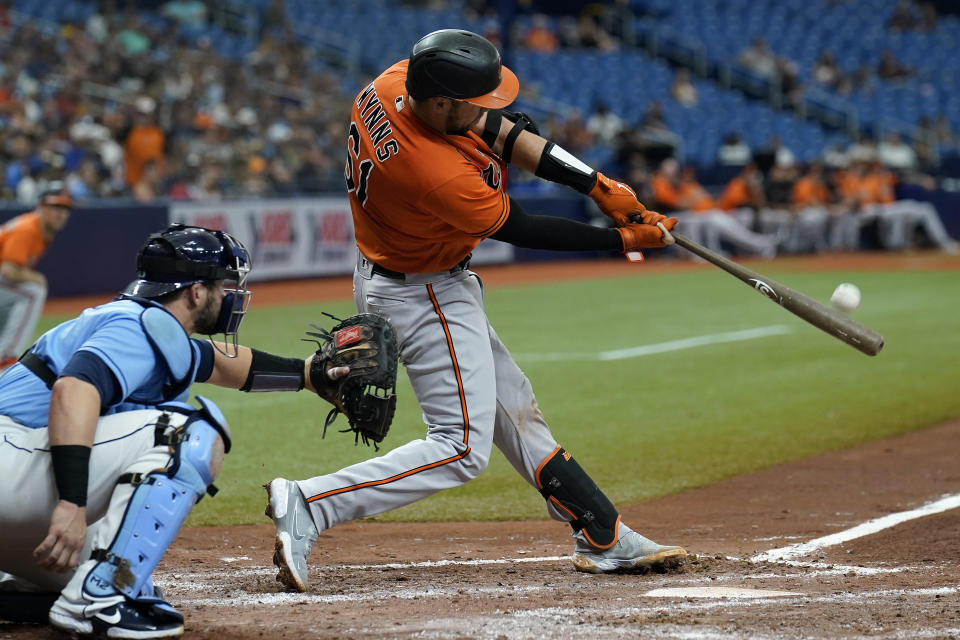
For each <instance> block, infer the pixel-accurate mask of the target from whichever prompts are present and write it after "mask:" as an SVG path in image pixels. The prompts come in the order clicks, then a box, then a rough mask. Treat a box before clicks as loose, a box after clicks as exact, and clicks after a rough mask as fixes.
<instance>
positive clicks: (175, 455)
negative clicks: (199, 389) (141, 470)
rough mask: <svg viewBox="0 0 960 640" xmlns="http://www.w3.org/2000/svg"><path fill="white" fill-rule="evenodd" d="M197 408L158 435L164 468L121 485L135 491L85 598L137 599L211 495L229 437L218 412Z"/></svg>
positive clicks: (101, 552) (97, 556)
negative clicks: (167, 457)
mask: <svg viewBox="0 0 960 640" xmlns="http://www.w3.org/2000/svg"><path fill="white" fill-rule="evenodd" d="M202 404H203V405H204V407H203V409H201V410H197V409H194V408H192V407H191V409H193V411H192V412H190V413H191V415H190V417H189V418H187V420H186V422H184V423H183V425H181V426H180V427H177V428H173V427H170V428H168V429H167V431H166V433H165V434H160V432H159V431H160V430H159V429H158V440H159V442H158V444H167V445H169V446H170V448H171V454H172V457H171V464H170V467H169V468H167V469H157V470H155V471H151V472H150V473H148V474H146V475H145V476H144V477H142V478H139V477H136V478H132V479H127V481H129V482H131V483H133V484H135V485H136V488H135V489H134V491H133V495H132V496H131V497H130V502H129V503H128V504H127V509H126V512H125V513H124V515H123V521H122V523H121V524H120V529H119V531H117V534H116V536H115V537H114V539H113V542H112V543H111V544H110V548H109V549H98V550H95V551H94V552H93V559H94V560H98V562H97V565H96V566H95V567H94V568H93V570H91V571H90V573H89V574H88V575H87V578H86V580H85V581H84V585H83V590H84V591H85V592H86V593H88V594H90V595H93V596H96V597H104V596H109V595H110V594H115V593H117V592H119V593H122V594H124V595H125V596H127V597H128V598H131V599H134V600H138V599H140V597H141V595H142V594H143V591H144V587H145V585H146V584H147V582H148V581H149V580H150V575H151V573H153V570H154V568H155V567H156V566H157V564H158V563H159V562H160V559H161V558H162V557H163V554H164V553H165V552H166V550H167V547H169V546H170V543H172V542H173V540H174V538H176V536H177V532H178V531H179V530H180V526H181V525H182V524H183V522H184V520H186V519H187V515H189V513H190V510H191V509H193V506H194V504H196V502H197V500H199V499H200V498H201V497H203V495H204V493H207V492H209V493H211V494H213V493H214V492H215V489H214V488H213V486H212V483H213V480H214V475H215V473H216V471H215V470H216V469H218V468H219V455H220V454H219V453H218V449H219V446H220V445H219V442H218V438H220V437H221V435H222V434H225V433H226V434H229V431H228V430H227V429H228V428H227V427H226V421H225V420H224V419H223V414H222V413H220V410H219V409H217V408H216V406H215V405H213V403H211V402H210V401H209V400H206V401H205V402H203V403H202ZM185 406H187V407H189V405H185ZM179 413H187V411H179ZM164 415H166V414H164ZM168 419H169V418H168ZM221 421H222V423H221V424H215V423H217V422H221ZM160 422H161V423H162V422H163V417H161V419H160ZM161 426H162V424H161ZM228 438H229V436H227V437H224V438H223V439H224V440H228ZM228 446H229V445H228ZM145 600H149V598H145Z"/></svg>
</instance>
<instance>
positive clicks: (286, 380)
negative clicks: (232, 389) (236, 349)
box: [240, 349, 304, 392]
mask: <svg viewBox="0 0 960 640" xmlns="http://www.w3.org/2000/svg"><path fill="white" fill-rule="evenodd" d="M250 352H251V353H252V354H253V358H252V359H251V360H250V372H249V373H248V374H247V380H246V382H244V383H243V386H242V387H240V391H254V392H264V391H300V389H303V383H304V377H303V369H304V363H303V360H302V359H300V358H285V357H283V356H275V355H273V354H272V353H267V352H266V351H259V350H257V349H251V350H250Z"/></svg>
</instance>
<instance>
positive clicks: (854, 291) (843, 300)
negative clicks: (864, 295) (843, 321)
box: [830, 282, 860, 311]
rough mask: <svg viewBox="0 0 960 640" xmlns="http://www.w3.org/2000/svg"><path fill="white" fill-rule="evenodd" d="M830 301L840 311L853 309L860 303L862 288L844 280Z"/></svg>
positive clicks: (834, 291)
mask: <svg viewBox="0 0 960 640" xmlns="http://www.w3.org/2000/svg"><path fill="white" fill-rule="evenodd" d="M830 302H831V304H833V306H834V307H836V308H837V309H839V310H840V311H853V310H854V309H856V308H857V307H858V306H859V305H860V289H859V288H858V287H857V285H855V284H850V283H849V282H842V283H840V284H838V285H837V288H836V289H834V290H833V295H832V296H830Z"/></svg>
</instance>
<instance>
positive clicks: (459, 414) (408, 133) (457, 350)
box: [267, 29, 687, 591]
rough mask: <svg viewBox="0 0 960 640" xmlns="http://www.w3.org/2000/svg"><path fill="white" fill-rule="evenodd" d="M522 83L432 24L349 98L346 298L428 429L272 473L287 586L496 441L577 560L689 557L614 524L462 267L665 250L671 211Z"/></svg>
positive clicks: (304, 584) (494, 59) (487, 51)
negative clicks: (393, 335)
mask: <svg viewBox="0 0 960 640" xmlns="http://www.w3.org/2000/svg"><path fill="white" fill-rule="evenodd" d="M518 92H519V82H518V80H517V77H516V76H515V75H514V74H513V72H511V71H510V70H509V69H508V68H506V67H504V66H503V65H502V63H501V58H500V54H499V52H498V51H497V49H496V47H495V46H494V45H493V44H491V43H490V42H489V41H488V40H486V39H485V38H483V37H482V36H479V35H477V34H475V33H471V32H469V31H463V30H457V29H444V30H440V31H436V32H433V33H430V34H428V35H426V36H424V37H423V38H421V39H420V40H419V41H418V42H417V43H416V44H415V45H414V46H413V48H412V50H411V53H410V57H409V59H408V60H403V61H400V62H398V63H396V64H394V65H393V66H391V67H390V68H388V69H387V70H385V71H384V72H383V73H382V74H380V76H379V77H377V78H376V79H375V80H374V81H373V82H371V83H370V84H369V85H367V86H366V87H365V88H364V89H363V90H362V91H361V92H360V94H359V95H358V96H357V98H356V100H355V102H354V103H353V107H352V115H351V122H350V125H349V137H348V140H347V154H348V155H347V163H346V184H347V191H348V195H349V200H350V205H351V209H352V211H353V220H354V227H355V230H356V237H357V245H358V249H359V251H358V254H357V266H356V270H355V274H354V299H355V303H356V306H357V309H359V310H360V311H361V312H366V313H374V314H379V315H383V316H386V317H387V318H388V319H389V320H390V321H391V323H393V325H394V326H395V327H396V330H397V336H398V340H399V343H400V360H401V362H403V363H404V365H405V366H406V371H407V375H408V377H409V379H410V382H411V384H412V386H413V390H414V393H415V394H416V397H417V400H418V401H419V404H420V407H421V409H422V412H423V417H424V420H425V422H426V437H425V438H423V439H419V440H414V441H412V442H409V443H407V444H405V445H403V446H401V447H398V448H396V449H393V450H392V451H389V452H388V453H386V454H384V455H382V456H379V457H376V458H372V459H369V460H366V461H362V462H360V463H357V464H354V465H351V466H348V467H346V468H344V469H340V470H339V471H335V472H333V473H328V474H325V475H321V476H317V477H314V478H309V479H304V480H299V481H291V480H287V479H284V478H276V479H274V480H273V481H271V482H270V483H269V484H268V485H267V494H268V515H271V516H272V517H273V520H274V523H275V525H276V528H277V533H276V540H275V549H276V552H275V556H274V562H275V563H276V564H277V566H278V569H279V572H278V576H277V578H278V580H279V581H280V582H281V583H282V584H283V585H284V586H285V587H286V588H288V589H291V590H298V591H304V590H306V589H307V588H308V586H309V576H308V567H307V558H308V556H309V554H310V551H311V549H312V547H313V546H314V544H315V542H316V540H317V537H318V535H319V532H321V531H324V530H326V529H329V528H331V527H333V526H335V525H337V524H338V523H341V522H346V521H350V520H354V519H357V518H363V517H366V516H371V515H374V514H377V513H382V512H385V511H389V510H391V509H396V508H399V507H402V506H404V505H407V504H410V503H412V502H414V501H417V500H420V499H423V498H426V497H428V496H430V495H433V494H435V493H437V492H438V491H442V490H444V489H449V488H453V487H457V486H459V485H462V484H463V483H465V482H467V481H469V480H471V479H473V478H475V477H477V476H478V475H479V474H480V473H481V472H482V471H483V470H484V469H485V468H486V466H487V463H488V461H489V459H490V454H491V448H492V447H493V446H494V445H496V446H497V448H499V449H500V451H502V452H503V454H504V455H505V456H506V458H507V459H508V460H509V461H510V463H511V464H512V465H513V467H514V468H515V469H516V470H517V472H518V473H519V474H520V475H521V477H523V479H524V480H526V481H527V482H528V483H529V484H530V485H531V486H532V487H533V488H534V489H536V490H537V491H539V492H540V493H541V495H542V496H543V498H544V500H545V501H546V507H547V510H548V512H549V514H550V515H551V516H552V517H553V518H554V519H556V520H559V521H562V522H566V523H569V525H570V527H571V528H572V535H573V537H574V554H573V564H574V566H575V567H576V569H578V570H580V571H585V572H592V573H601V572H613V571H618V570H629V569H637V568H650V567H655V568H661V567H664V566H668V565H673V564H679V563H681V562H682V561H683V559H684V558H685V557H686V555H687V553H686V551H685V550H684V549H683V548H681V547H679V546H667V545H660V544H658V543H656V542H654V541H652V540H650V539H648V538H646V537H644V536H642V535H641V534H640V533H638V532H636V531H633V530H632V529H631V528H630V527H629V526H627V524H626V523H625V522H623V521H622V519H621V516H620V512H619V511H618V509H617V508H616V507H615V506H614V505H613V503H612V502H611V501H610V500H609V499H608V498H607V497H606V496H605V495H604V493H603V492H602V491H601V490H600V488H599V487H598V486H597V485H596V483H595V482H594V481H593V480H592V479H591V477H590V476H589V475H588V474H587V472H586V471H585V470H584V469H583V468H581V466H580V465H579V464H578V463H577V461H576V460H575V459H574V458H573V456H572V455H571V454H570V453H569V452H567V451H566V450H565V449H564V448H563V447H561V446H560V445H559V444H558V443H557V441H556V440H555V439H554V436H553V434H552V433H551V430H550V427H549V426H548V425H547V422H546V419H545V418H544V415H543V413H541V411H540V410H539V408H538V407H537V402H536V399H535V397H534V394H533V390H532V388H531V385H530V382H529V381H528V379H527V378H526V376H525V375H524V373H523V372H522V371H521V370H520V368H519V367H518V366H517V365H516V363H515V362H514V360H513V358H512V356H511V355H510V353H509V351H508V350H507V348H506V346H505V345H504V344H503V342H501V340H500V338H499V337H498V336H497V334H496V332H495V331H494V329H493V327H492V326H491V325H490V322H489V321H488V318H487V315H486V312H485V310H484V302H483V287H482V284H481V280H480V277H479V275H478V274H476V273H474V272H473V271H471V270H470V268H469V262H470V255H471V252H472V251H473V249H474V248H475V247H476V246H477V245H478V244H479V243H480V242H481V241H482V240H483V239H484V238H495V239H497V240H501V241H504V242H508V243H511V244H514V245H516V246H518V247H527V248H533V249H553V250H564V251H597V250H609V251H618V252H624V253H628V252H635V251H637V250H639V249H645V248H653V247H662V246H664V244H665V242H664V231H663V230H662V228H663V229H667V230H669V229H672V228H673V226H674V225H675V224H676V218H667V217H666V216H663V215H660V214H658V213H656V212H653V211H648V210H647V209H646V208H645V207H644V206H643V205H642V204H641V203H640V202H638V201H637V198H636V195H635V193H634V192H633V191H632V190H631V189H630V188H629V187H627V186H626V185H624V184H623V183H621V182H618V181H616V180H613V179H610V178H608V177H607V176H605V175H603V174H602V173H599V172H597V171H595V170H594V169H593V168H591V167H589V166H588V165H586V164H585V163H584V162H582V161H581V160H579V159H578V158H576V157H574V156H573V155H572V154H570V153H569V152H567V151H565V150H564V149H563V148H561V147H559V146H557V145H556V144H554V143H553V142H550V141H548V140H546V139H544V138H542V137H541V136H540V135H538V130H537V127H536V126H535V125H534V124H533V122H532V121H531V120H530V119H529V118H527V117H526V116H524V115H523V114H520V113H512V112H510V111H507V110H506V107H507V106H509V105H510V104H511V103H512V102H513V101H514V99H515V98H516V97H517V94H518ZM508 163H510V164H513V165H515V166H518V167H522V168H523V169H525V170H527V171H530V172H531V173H534V174H535V175H537V176H539V177H541V178H544V179H546V180H550V181H552V182H556V183H559V184H563V185H566V186H568V187H571V188H573V189H575V190H576V191H579V192H580V193H582V194H584V195H586V196H588V197H590V198H592V199H593V200H594V201H595V202H596V203H597V205H598V206H599V208H600V209H601V210H602V211H603V212H604V213H605V214H606V215H608V216H609V217H610V218H612V219H613V221H614V223H615V225H616V226H615V227H613V228H600V227H594V226H591V225H588V224H583V223H579V222H576V221H572V220H567V219H562V218H559V217H553V216H544V215H533V214H530V213H528V212H526V211H525V210H524V209H523V207H521V206H520V204H519V203H517V202H516V201H515V200H514V199H513V198H511V197H510V196H509V195H508V194H507V193H506V191H505V183H506V172H507V164H508ZM658 223H659V224H660V225H661V226H657V225H658ZM661 227H662V228H661ZM577 427H579V428H586V429H589V428H592V426H591V425H577ZM638 456H642V453H641V452H638Z"/></svg>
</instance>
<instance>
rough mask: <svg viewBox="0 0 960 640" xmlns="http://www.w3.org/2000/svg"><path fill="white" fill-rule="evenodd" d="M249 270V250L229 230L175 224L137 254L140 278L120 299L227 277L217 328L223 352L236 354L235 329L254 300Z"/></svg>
mask: <svg viewBox="0 0 960 640" xmlns="http://www.w3.org/2000/svg"><path fill="white" fill-rule="evenodd" d="M249 273H250V254H249V253H248V252H247V249H246V247H244V246H243V244H242V243H241V242H240V241H239V240H237V239H236V238H234V237H233V236H231V235H230V234H229V233H226V232H225V231H214V230H211V229H204V228H202V227H191V226H188V225H183V224H172V225H170V226H169V227H167V228H166V229H165V230H164V231H161V232H159V233H154V234H152V235H151V236H150V237H149V238H147V241H146V242H145V243H144V244H143V246H142V247H141V248H140V251H139V252H138V253H137V279H136V280H134V281H133V282H131V283H130V284H129V285H127V287H126V289H124V290H123V292H122V293H121V294H120V298H148V299H152V298H159V297H160V296H163V295H166V294H168V293H173V292H174V291H177V290H178V289H182V288H184V287H188V286H190V285H192V284H195V283H198V282H209V281H213V280H223V281H224V282H223V291H224V298H223V302H222V303H221V305H220V313H219V315H218V317H217V324H216V329H215V330H214V332H213V333H222V334H223V335H224V342H225V344H226V346H227V350H226V351H223V353H224V355H227V356H229V357H231V358H233V357H236V355H237V332H238V331H239V330H240V323H241V322H242V321H243V316H244V314H245V313H246V312H247V307H248V306H249V304H250V295H251V294H250V291H249V290H247V276H248V274H249ZM214 346H217V343H216V342H214ZM217 348H218V349H219V347H217Z"/></svg>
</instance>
